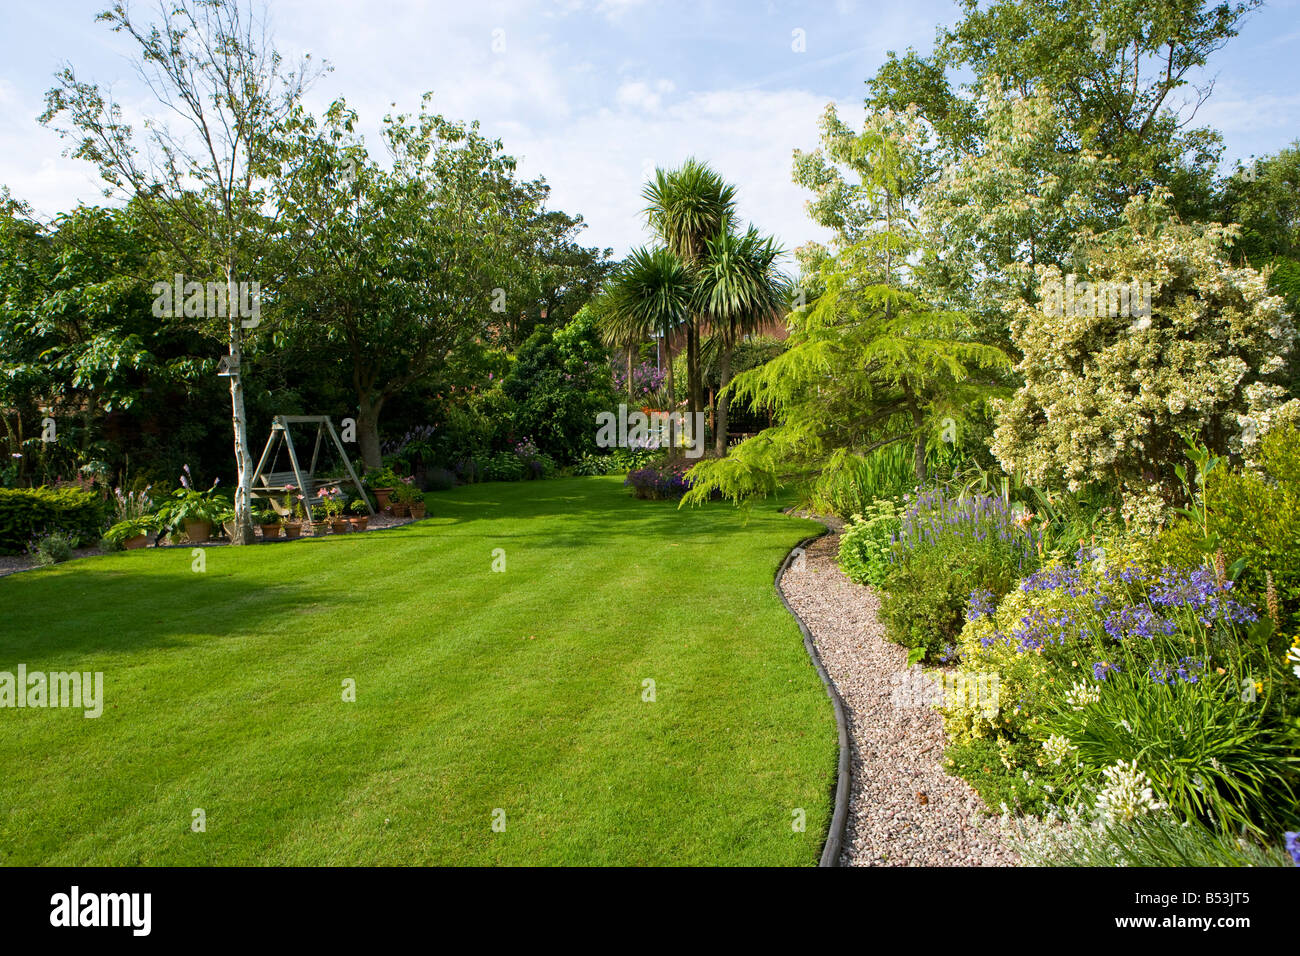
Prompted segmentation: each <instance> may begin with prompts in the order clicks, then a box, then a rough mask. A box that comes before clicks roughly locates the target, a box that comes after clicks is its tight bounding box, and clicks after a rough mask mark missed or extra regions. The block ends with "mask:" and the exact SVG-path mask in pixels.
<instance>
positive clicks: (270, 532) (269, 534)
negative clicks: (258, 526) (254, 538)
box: [262, 521, 280, 540]
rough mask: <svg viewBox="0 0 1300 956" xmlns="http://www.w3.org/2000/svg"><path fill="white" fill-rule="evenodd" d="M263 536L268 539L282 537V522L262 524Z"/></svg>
mask: <svg viewBox="0 0 1300 956" xmlns="http://www.w3.org/2000/svg"><path fill="white" fill-rule="evenodd" d="M262 537H263V539H266V540H270V539H272V538H278V537H280V522H278V521H275V522H272V523H271V524H264V525H262Z"/></svg>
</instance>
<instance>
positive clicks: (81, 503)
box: [0, 488, 106, 554]
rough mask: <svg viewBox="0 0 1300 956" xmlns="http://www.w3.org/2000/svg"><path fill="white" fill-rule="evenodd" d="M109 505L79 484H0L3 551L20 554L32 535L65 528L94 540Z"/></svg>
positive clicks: (64, 530) (34, 536) (101, 526)
mask: <svg viewBox="0 0 1300 956" xmlns="http://www.w3.org/2000/svg"><path fill="white" fill-rule="evenodd" d="M105 519H106V508H105V504H104V501H103V500H102V499H101V498H99V497H98V496H97V495H95V494H93V493H91V492H88V491H82V490H80V489H77V488H0V554H19V553H21V552H23V551H25V550H27V547H28V544H29V543H30V542H31V541H32V539H33V538H36V537H39V536H41V535H45V534H52V533H54V532H56V531H62V532H64V533H66V534H68V535H70V536H72V537H75V538H80V539H81V540H83V541H95V540H97V539H98V538H99V535H100V532H101V531H102V530H103V529H104V524H105Z"/></svg>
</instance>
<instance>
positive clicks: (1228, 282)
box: [992, 197, 1297, 527]
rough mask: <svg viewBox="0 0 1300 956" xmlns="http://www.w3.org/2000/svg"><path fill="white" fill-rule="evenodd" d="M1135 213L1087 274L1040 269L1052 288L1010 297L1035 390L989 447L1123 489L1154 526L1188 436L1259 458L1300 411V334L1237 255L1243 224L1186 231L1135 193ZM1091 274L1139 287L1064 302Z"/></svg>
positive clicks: (1044, 469)
mask: <svg viewBox="0 0 1300 956" xmlns="http://www.w3.org/2000/svg"><path fill="white" fill-rule="evenodd" d="M1125 217H1126V220H1127V222H1126V225H1125V226H1123V227H1121V228H1119V229H1116V230H1113V231H1111V232H1109V233H1106V234H1104V235H1101V236H1099V237H1095V238H1094V239H1093V240H1092V241H1090V242H1088V243H1087V244H1086V246H1085V248H1086V250H1087V252H1086V256H1087V261H1086V262H1082V263H1080V268H1079V270H1078V271H1079V273H1080V275H1079V276H1077V277H1074V278H1072V277H1070V276H1066V275H1063V274H1062V270H1060V269H1059V268H1057V267H1055V266H1047V267H1041V268H1039V269H1038V270H1037V276H1038V282H1039V288H1040V290H1044V292H1045V293H1047V292H1050V293H1052V294H1043V295H1042V296H1040V297H1039V298H1038V300H1037V301H1036V302H1035V303H1033V304H1029V303H1026V302H1024V301H1023V300H1019V299H1016V300H1014V301H1012V302H1011V303H1010V304H1009V305H1008V310H1009V311H1010V313H1011V315H1012V325H1011V331H1012V337H1013V341H1014V343H1015V345H1016V347H1017V348H1018V349H1019V350H1020V352H1021V353H1022V354H1023V359H1022V360H1021V361H1020V363H1019V366H1018V370H1019V372H1020V374H1021V375H1022V376H1023V378H1024V385H1023V386H1021V387H1020V388H1019V389H1018V390H1017V391H1016V393H1015V395H1014V396H1013V397H1012V398H1010V399H1009V400H1007V401H1005V402H1004V403H1003V404H1002V406H1001V408H1000V415H999V421H998V426H997V428H996V430H995V432H994V440H993V443H992V450H993V453H994V454H995V455H996V456H997V458H998V459H999V461H1000V462H1001V463H1002V466H1003V467H1004V468H1005V469H1007V470H1008V471H1011V472H1014V473H1016V474H1017V475H1019V476H1020V477H1021V478H1023V479H1024V480H1026V481H1028V482H1031V483H1034V484H1039V485H1048V486H1060V485H1065V486H1066V487H1067V488H1068V489H1069V490H1070V491H1078V490H1080V489H1082V488H1084V487H1086V486H1089V485H1092V484H1096V483H1111V484H1112V485H1118V487H1119V490H1120V491H1121V492H1122V493H1123V495H1124V498H1125V515H1126V517H1127V518H1129V519H1130V520H1134V521H1135V523H1136V525H1137V526H1139V527H1143V526H1150V525H1153V524H1155V523H1158V522H1159V521H1160V520H1161V518H1162V511H1163V507H1164V505H1165V504H1167V503H1168V502H1169V501H1170V500H1171V499H1172V498H1173V497H1175V496H1176V494H1177V493H1178V489H1179V487H1180V486H1179V482H1178V480H1177V478H1176V476H1175V474H1174V467H1175V466H1176V465H1177V464H1178V463H1179V462H1180V461H1182V459H1183V454H1182V451H1183V447H1184V446H1183V441H1182V439H1181V438H1180V437H1179V432H1180V431H1182V430H1185V429H1190V430H1191V431H1193V432H1195V433H1196V434H1197V436H1198V437H1199V439H1200V440H1201V441H1203V442H1204V443H1205V444H1207V445H1208V446H1209V447H1210V448H1211V449H1212V450H1213V451H1216V452H1219V453H1234V454H1243V453H1246V454H1248V453H1249V451H1250V446H1252V445H1253V444H1254V443H1256V442H1257V441H1258V439H1259V436H1260V435H1262V434H1263V433H1264V432H1265V431H1267V429H1268V427H1269V426H1270V425H1271V424H1272V423H1273V422H1274V421H1276V420H1278V419H1280V418H1289V417H1291V416H1293V415H1294V414H1295V408H1294V406H1295V405H1296V404H1297V403H1296V402H1294V401H1291V402H1287V401H1286V392H1285V389H1284V388H1283V387H1282V386H1283V382H1284V380H1285V374H1284V373H1285V371H1286V369H1287V362H1288V360H1289V358H1290V356H1291V353H1292V351H1293V349H1294V347H1295V338H1296V328H1295V325H1294V322H1293V319H1292V316H1291V315H1290V314H1289V313H1288V312H1287V310H1286V308H1285V303H1284V300H1283V299H1282V297H1280V296H1277V295H1273V294H1271V293H1270V292H1269V290H1268V284H1267V276H1266V275H1264V274H1261V273H1260V272H1258V271H1257V270H1255V269H1251V268H1249V267H1238V266H1234V265H1233V264H1232V263H1231V262H1230V260H1229V258H1228V251H1227V250H1228V246H1229V244H1230V242H1231V240H1232V239H1233V237H1234V236H1235V235H1236V233H1237V227H1235V226H1221V225H1218V224H1213V223H1212V224H1209V225H1198V226H1188V225H1183V224H1181V223H1179V222H1177V221H1175V220H1173V218H1172V216H1171V215H1170V213H1169V211H1168V209H1167V207H1166V206H1165V205H1164V200H1163V199H1162V198H1161V197H1156V198H1154V199H1148V198H1143V197H1139V198H1136V199H1134V200H1133V201H1132V202H1130V204H1129V206H1128V209H1127V210H1126V213H1125ZM1085 272H1086V275H1085V274H1084V273H1085ZM1085 281H1086V282H1088V283H1089V284H1090V285H1089V288H1090V289H1106V290H1121V289H1128V290H1133V291H1132V294H1131V295H1128V296H1122V295H1119V294H1107V295H1089V296H1088V297H1087V298H1086V299H1084V298H1082V297H1081V298H1080V300H1078V301H1075V302H1073V304H1072V307H1066V308H1062V296H1061V295H1060V290H1061V289H1062V288H1065V287H1067V285H1068V286H1075V285H1081V283H1082V282H1085ZM1148 289H1149V295H1150V299H1149V301H1148V300H1147V290H1148Z"/></svg>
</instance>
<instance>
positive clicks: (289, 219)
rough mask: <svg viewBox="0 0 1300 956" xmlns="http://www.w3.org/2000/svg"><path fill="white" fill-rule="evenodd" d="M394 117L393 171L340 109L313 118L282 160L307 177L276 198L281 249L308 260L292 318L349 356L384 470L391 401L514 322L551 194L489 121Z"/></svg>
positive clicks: (363, 440) (302, 120)
mask: <svg viewBox="0 0 1300 956" xmlns="http://www.w3.org/2000/svg"><path fill="white" fill-rule="evenodd" d="M428 105H429V96H428V95H426V96H425V99H424V106H423V108H422V109H421V112H420V113H419V115H417V116H407V115H396V116H386V117H385V118H384V130H383V137H384V141H385V143H386V145H387V147H388V151H389V153H390V154H391V155H392V158H393V162H392V168H391V169H388V170H385V169H383V168H381V167H380V166H379V165H378V164H377V163H375V162H373V161H372V160H371V159H370V158H369V156H368V154H367V152H366V149H365V146H364V144H362V143H361V142H360V141H359V140H358V139H357V138H356V137H355V136H354V135H353V133H352V131H353V129H354V126H355V121H356V117H355V114H354V113H353V112H352V111H351V110H349V109H348V108H347V106H346V104H344V103H342V102H337V103H335V104H334V105H333V106H332V107H331V108H330V110H329V112H328V114H327V116H326V122H325V124H324V126H323V127H318V126H317V124H316V122H315V120H314V119H313V118H311V117H310V116H308V115H306V114H305V113H301V112H300V113H298V114H297V115H296V116H295V117H294V119H293V121H292V123H291V124H290V126H291V128H292V130H293V131H294V133H295V135H294V137H293V138H292V139H291V140H286V141H285V142H286V147H285V152H284V153H283V155H281V156H280V157H279V159H280V160H281V161H282V162H283V163H285V165H286V166H291V167H293V168H294V169H295V170H296V172H295V173H294V174H292V175H289V176H286V177H284V178H283V179H282V180H281V181H280V184H279V188H278V189H277V192H276V197H275V198H276V203H277V210H278V213H279V215H278V217H277V219H278V221H279V222H280V223H281V226H282V229H283V234H282V236H281V242H280V243H279V245H280V247H281V249H282V250H284V251H283V252H282V254H283V255H284V256H285V257H286V259H288V260H291V261H292V262H294V263H295V264H296V268H295V269H294V270H293V271H292V275H291V276H290V277H289V278H287V279H286V281H285V284H284V287H283V289H282V296H281V298H282V303H281V311H282V312H283V313H284V315H285V316H286V317H288V318H291V319H293V320H296V321H295V322H294V323H293V326H294V328H295V332H294V334H296V335H298V336H299V337H301V338H302V339H303V340H304V341H306V342H309V343H312V344H313V345H314V346H315V347H318V348H325V349H338V350H339V351H341V353H342V354H343V355H344V356H346V360H347V362H348V366H349V368H350V372H351V377H352V385H353V388H354V390H355V392H356V396H357V404H358V415H357V439H358V442H359V443H360V446H361V455H362V458H363V459H364V461H365V463H366V464H367V465H368V466H370V467H378V466H379V465H380V464H381V458H382V455H381V448H380V441H379V422H380V416H381V414H382V412H383V409H384V406H385V405H386V404H387V403H388V402H389V401H390V400H392V399H393V398H394V397H395V396H397V395H399V394H401V393H402V392H403V391H404V390H406V389H408V388H409V387H411V386H412V385H414V384H415V383H417V382H425V383H428V384H432V385H434V386H435V387H436V386H437V385H438V384H439V382H438V380H439V378H440V376H443V375H444V374H445V372H446V370H448V368H449V367H450V366H451V365H454V364H455V362H456V361H457V360H458V357H459V358H465V357H466V356H468V355H469V354H470V353H473V352H475V351H478V350H481V349H482V348H483V347H484V344H485V343H486V342H487V340H488V339H489V338H491V336H492V333H493V329H494V326H498V325H499V324H500V323H501V322H502V321H503V319H504V317H505V309H504V307H501V308H498V306H503V305H504V303H505V302H506V300H507V290H509V289H511V288H514V287H518V286H522V285H524V284H525V283H527V282H528V281H529V279H528V278H527V276H526V275H525V274H524V273H523V271H522V270H523V268H524V266H523V265H521V263H526V262H528V261H529V260H528V258H527V257H526V256H525V255H524V253H525V251H526V250H528V249H530V248H533V247H535V243H536V238H537V234H538V232H537V228H536V227H537V224H538V223H539V221H541V222H542V223H543V225H544V224H545V223H544V220H542V219H541V217H542V215H543V213H542V204H543V201H544V200H545V198H546V195H547V193H548V191H549V190H548V187H547V186H546V185H545V184H544V183H543V182H541V181H540V180H537V181H529V182H520V181H518V180H516V178H515V160H514V159H513V158H512V157H510V156H508V155H507V154H505V153H504V152H503V150H502V144H501V142H500V141H499V140H491V139H488V138H486V137H484V136H483V135H482V134H481V133H480V132H479V129H478V124H477V123H471V124H464V123H457V122H452V121H450V120H448V119H446V118H444V117H442V116H441V115H438V114H435V113H433V112H431V111H430V110H429V109H428Z"/></svg>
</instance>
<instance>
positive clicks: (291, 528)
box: [284, 521, 302, 541]
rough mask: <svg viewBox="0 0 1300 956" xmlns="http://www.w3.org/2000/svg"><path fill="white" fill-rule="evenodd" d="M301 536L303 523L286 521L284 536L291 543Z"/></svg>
mask: <svg viewBox="0 0 1300 956" xmlns="http://www.w3.org/2000/svg"><path fill="white" fill-rule="evenodd" d="M300 534H302V522H301V521H286V522H285V523H284V536H285V537H286V538H288V539H289V540H290V541H292V540H293V539H294V538H296V537H298V536H299V535H300Z"/></svg>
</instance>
